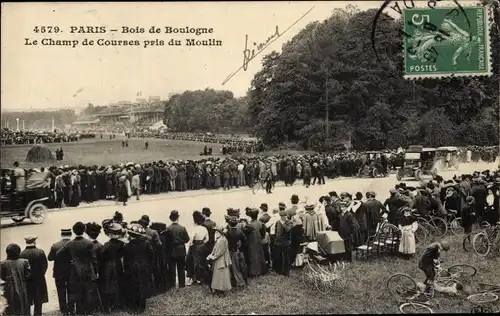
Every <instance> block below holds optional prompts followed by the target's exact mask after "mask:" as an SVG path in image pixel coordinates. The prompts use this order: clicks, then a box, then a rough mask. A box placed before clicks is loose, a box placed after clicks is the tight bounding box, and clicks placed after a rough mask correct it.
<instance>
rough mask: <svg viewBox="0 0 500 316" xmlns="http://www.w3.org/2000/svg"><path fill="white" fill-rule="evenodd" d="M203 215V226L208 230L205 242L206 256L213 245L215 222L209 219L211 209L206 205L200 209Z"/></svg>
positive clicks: (210, 251)
mask: <svg viewBox="0 0 500 316" xmlns="http://www.w3.org/2000/svg"><path fill="white" fill-rule="evenodd" d="M201 213H202V214H203V216H205V222H204V223H203V226H205V227H206V228H207V230H208V242H207V243H206V250H207V256H208V255H209V254H210V253H212V250H213V249H214V245H215V230H214V229H215V228H216V226H217V224H216V223H215V222H214V221H213V220H211V219H210V215H212V211H210V209H209V208H208V207H204V208H203V209H202V210H201Z"/></svg>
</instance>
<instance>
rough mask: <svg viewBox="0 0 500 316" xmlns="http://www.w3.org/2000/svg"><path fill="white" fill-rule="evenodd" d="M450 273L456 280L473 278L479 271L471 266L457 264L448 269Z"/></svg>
mask: <svg viewBox="0 0 500 316" xmlns="http://www.w3.org/2000/svg"><path fill="white" fill-rule="evenodd" d="M448 273H449V274H451V275H452V276H453V277H454V278H471V277H473V276H475V275H476V273H477V269H476V268H475V267H473V266H471V265H469V264H455V265H452V266H451V267H449V268H448Z"/></svg>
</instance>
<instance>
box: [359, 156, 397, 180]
mask: <svg viewBox="0 0 500 316" xmlns="http://www.w3.org/2000/svg"><path fill="white" fill-rule="evenodd" d="M383 155H384V153H383V152H381V151H367V152H366V164H365V165H363V166H361V167H360V168H359V170H358V177H360V178H365V177H372V178H378V177H387V176H388V175H389V173H390V171H389V166H388V163H387V166H386V167H385V168H384V167H383V166H382V163H381V159H386V161H388V160H387V157H384V158H382V156H383Z"/></svg>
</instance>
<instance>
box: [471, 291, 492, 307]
mask: <svg viewBox="0 0 500 316" xmlns="http://www.w3.org/2000/svg"><path fill="white" fill-rule="evenodd" d="M467 300H468V301H470V302H472V303H474V304H485V303H492V302H495V301H497V300H498V295H496V294H495V293H491V292H484V293H477V294H472V295H470V296H468V297H467Z"/></svg>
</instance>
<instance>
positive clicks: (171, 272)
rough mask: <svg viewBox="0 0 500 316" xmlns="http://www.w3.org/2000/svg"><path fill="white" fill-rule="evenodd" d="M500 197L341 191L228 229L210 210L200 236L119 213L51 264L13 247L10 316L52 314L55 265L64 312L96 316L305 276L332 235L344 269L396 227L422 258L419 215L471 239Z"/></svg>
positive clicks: (424, 189) (483, 192)
mask: <svg viewBox="0 0 500 316" xmlns="http://www.w3.org/2000/svg"><path fill="white" fill-rule="evenodd" d="M499 189H500V170H499V171H496V172H490V171H484V172H481V173H479V172H475V173H474V174H471V175H468V174H464V175H462V176H460V177H455V178H454V179H450V180H446V181H444V179H442V177H440V176H436V177H435V178H434V179H433V180H431V181H429V182H428V183H421V184H420V185H419V186H417V187H408V186H406V185H405V184H404V183H400V184H397V185H396V186H395V188H394V189H391V190H390V192H389V193H390V196H389V197H388V198H387V199H385V200H383V202H382V201H379V200H377V198H376V194H375V192H366V193H365V194H363V193H361V192H357V193H355V194H353V195H351V194H349V193H347V192H341V193H340V194H337V192H334V191H332V192H329V193H328V194H325V195H324V196H321V197H320V198H319V201H318V202H317V203H314V204H313V203H309V202H308V201H306V202H305V203H301V201H300V199H299V197H298V196H297V195H292V196H291V199H290V201H288V202H287V203H285V202H281V203H279V204H278V205H276V207H275V206H268V205H267V204H265V203H263V204H261V205H260V207H259V209H257V208H250V207H247V208H246V209H245V216H243V215H241V214H240V210H239V209H233V208H229V209H227V214H226V216H225V223H224V224H223V225H217V223H215V222H214V221H212V220H211V219H210V216H211V210H210V209H209V208H203V209H202V210H201V212H200V211H195V212H194V213H193V214H192V219H182V220H183V221H186V220H192V221H193V222H194V224H195V227H194V229H192V231H190V233H188V232H187V230H186V228H185V227H184V226H182V225H181V224H180V222H181V221H180V215H179V212H178V211H177V210H173V211H172V212H171V213H170V216H169V219H170V221H171V223H170V224H169V225H167V224H166V223H160V222H151V220H150V218H149V216H148V215H143V216H142V217H140V219H139V220H137V221H131V222H129V223H127V222H125V221H124V218H123V215H122V214H121V213H120V212H116V213H115V214H114V216H113V217H112V218H110V219H107V220H105V221H103V222H102V223H101V224H97V223H87V224H84V223H82V222H77V223H75V224H74V225H73V227H72V229H62V230H61V238H62V239H61V240H60V241H57V242H55V243H54V245H53V246H52V247H51V249H50V251H49V252H48V256H46V254H45V252H44V250H42V249H38V248H37V247H36V239H37V237H36V236H27V237H26V238H25V241H26V248H25V249H24V250H22V251H21V248H20V246H19V245H17V244H10V245H8V246H7V248H6V252H7V259H6V260H5V261H3V262H2V263H1V264H0V278H1V279H2V280H4V281H5V284H4V286H5V297H6V299H7V302H8V309H7V314H9V315H29V311H30V306H31V305H33V306H34V311H35V315H41V314H42V305H43V303H46V302H47V301H48V294H47V281H46V279H45V273H46V271H47V267H48V265H47V262H48V261H54V271H53V277H54V281H55V283H56V287H57V291H58V299H59V306H60V310H61V312H62V313H64V314H66V315H69V314H75V313H76V314H77V315H89V314H93V313H95V312H96V311H98V310H102V311H104V312H110V311H113V310H117V309H126V310H128V311H132V312H143V311H144V310H145V308H146V302H147V299H148V298H150V297H152V296H153V295H157V294H162V293H166V292H167V291H169V290H170V289H173V288H175V287H176V286H178V287H179V288H183V287H185V286H186V285H193V286H196V285H205V286H208V287H209V288H210V289H211V291H212V292H213V293H214V295H223V294H224V293H226V292H228V291H230V290H232V289H242V288H245V287H246V286H247V285H248V280H249V278H256V277H259V276H261V275H265V274H267V273H269V272H271V271H274V273H277V274H281V275H283V276H289V275H290V270H291V269H292V268H300V267H301V262H300V260H298V255H299V253H301V244H302V243H303V242H311V241H315V240H316V239H317V236H318V232H320V231H325V230H333V231H337V232H338V234H339V236H340V237H341V238H342V240H343V242H344V246H345V254H344V256H343V260H346V261H352V252H353V251H355V250H356V248H357V247H359V246H361V245H363V244H365V243H366V242H367V239H368V238H369V236H372V235H373V234H375V233H377V231H378V230H380V227H381V226H382V225H384V224H385V223H390V224H392V225H394V226H396V227H398V228H399V231H400V234H401V239H400V244H399V247H398V249H399V252H400V253H401V254H402V255H403V256H404V257H405V258H408V257H410V256H412V255H414V254H415V249H416V245H415V236H414V233H415V231H416V230H417V229H418V224H416V223H417V220H416V217H415V213H418V214H420V215H426V214H429V213H433V214H437V215H439V216H443V217H444V218H446V216H447V213H448V212H457V213H458V215H457V216H460V217H461V218H462V222H461V224H462V226H463V227H464V230H465V233H466V234H467V233H468V232H470V231H471V227H472V225H473V223H474V222H476V221H477V222H482V221H487V222H489V223H490V224H492V225H495V224H496V223H497V222H498V221H499V214H500V192H499ZM72 232H73V234H74V235H75V237H74V238H73V239H71V236H72ZM101 232H104V234H105V235H106V236H107V237H108V238H109V240H108V241H107V242H105V243H104V244H101V243H100V242H99V241H97V239H98V237H99V236H100V234H101ZM85 235H86V236H87V237H85ZM447 249H449V244H448V243H447V242H446V241H441V242H437V243H433V244H431V245H430V246H429V247H428V248H427V250H426V251H425V252H424V254H423V256H422V258H421V260H420V263H419V268H420V269H421V270H422V271H423V272H424V274H425V276H426V281H425V285H426V290H425V291H426V292H429V291H431V290H432V287H433V284H434V276H435V274H434V272H433V271H435V264H436V260H437V259H439V258H438V257H439V252H440V251H442V250H447Z"/></svg>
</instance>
